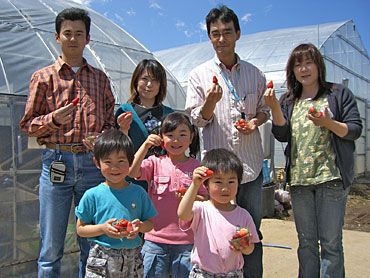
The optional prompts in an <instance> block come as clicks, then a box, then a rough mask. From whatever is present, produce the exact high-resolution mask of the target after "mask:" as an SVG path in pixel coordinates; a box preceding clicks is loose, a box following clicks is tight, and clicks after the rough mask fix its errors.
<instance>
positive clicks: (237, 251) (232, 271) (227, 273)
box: [177, 149, 260, 278]
mask: <svg viewBox="0 0 370 278" xmlns="http://www.w3.org/2000/svg"><path fill="white" fill-rule="evenodd" d="M201 164H202V165H203V166H201V167H198V168H196V169H195V170H194V173H193V182H192V184H191V185H190V187H189V189H188V190H187V192H186V193H185V195H184V197H183V198H182V200H181V202H180V205H179V208H178V211H177V212H178V216H179V218H180V220H183V221H190V227H191V228H192V230H193V232H194V248H193V251H192V254H191V262H192V264H193V268H192V271H191V273H190V276H189V277H197V278H198V277H215V276H217V277H218V276H220V277H243V264H244V260H243V254H245V255H249V254H251V253H252V252H253V250H254V243H257V242H259V241H260V240H259V238H258V234H257V231H256V227H255V225H254V222H253V219H252V217H251V215H250V214H249V213H248V211H246V210H245V209H243V208H241V207H239V206H238V205H236V204H234V203H233V202H232V200H235V196H236V193H237V189H238V185H239V183H240V182H241V180H242V175H243V164H242V163H241V161H240V159H239V158H238V157H237V156H236V155H235V154H234V153H233V152H231V151H229V150H226V149H213V150H210V151H208V152H207V153H206V155H205V156H204V158H203V160H202V162H201ZM203 183H204V184H205V186H206V187H207V189H208V192H209V196H210V199H209V200H208V201H206V202H195V200H196V195H197V192H198V189H199V188H200V187H201V186H202V184H203ZM186 223H187V224H189V222H186ZM183 224H184V226H185V225H186V224H185V223H183ZM247 230H248V232H246V231H247ZM237 235H238V236H242V237H241V238H239V239H235V238H236V237H237Z"/></svg>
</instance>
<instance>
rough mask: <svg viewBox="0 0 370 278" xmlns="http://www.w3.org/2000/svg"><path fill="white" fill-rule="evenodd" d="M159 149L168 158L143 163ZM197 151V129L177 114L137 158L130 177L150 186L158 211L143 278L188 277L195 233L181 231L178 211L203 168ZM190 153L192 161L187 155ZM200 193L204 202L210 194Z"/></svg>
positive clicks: (149, 237) (148, 240) (145, 248)
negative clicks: (149, 154) (153, 150)
mask: <svg viewBox="0 0 370 278" xmlns="http://www.w3.org/2000/svg"><path fill="white" fill-rule="evenodd" d="M156 146H161V147H162V148H163V149H164V150H165V151H166V154H165V155H160V156H156V155H152V156H149V157H148V158H147V159H144V158H145V155H146V154H147V152H148V150H149V149H150V148H152V147H156ZM198 149H199V138H198V134H197V130H196V128H195V127H194V126H193V125H192V124H191V123H190V120H189V118H188V117H187V116H186V115H185V114H183V113H179V112H174V113H171V114H169V115H167V116H166V117H165V119H164V120H163V122H162V124H161V129H160V135H156V134H151V135H149V137H148V138H147V139H146V141H145V142H144V143H143V145H142V146H141V147H140V148H139V149H138V151H137V152H136V154H135V159H134V162H133V164H132V167H131V169H130V176H131V177H134V178H136V179H139V180H146V181H147V182H148V185H149V187H148V194H149V197H150V198H151V200H152V202H153V204H154V206H155V208H156V209H157V211H158V215H157V216H156V217H154V218H153V224H154V228H153V230H152V231H150V232H148V233H146V234H145V243H144V245H143V248H142V255H143V260H144V277H169V275H172V277H188V276H189V272H190V270H191V263H190V253H191V250H192V247H193V242H194V237H193V233H192V231H190V230H188V231H183V230H181V229H180V228H179V219H178V216H177V208H178V205H179V202H180V200H181V198H182V196H183V194H184V191H185V190H186V189H187V188H188V187H189V185H190V183H191V182H192V177H193V171H194V169H195V168H197V167H199V165H200V164H199V161H198V160H196V159H195V158H194V156H195V154H196V152H197V151H198ZM188 150H189V154H190V157H188V156H187V155H186V153H187V151H188ZM198 189H199V190H197V192H196V194H199V195H197V198H198V199H199V200H205V199H206V197H203V196H207V195H208V193H207V190H206V189H205V188H204V187H200V188H198Z"/></svg>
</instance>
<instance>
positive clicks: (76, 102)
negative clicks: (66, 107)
mask: <svg viewBox="0 0 370 278" xmlns="http://www.w3.org/2000/svg"><path fill="white" fill-rule="evenodd" d="M79 101H80V98H78V97H76V98H74V99H73V100H72V101H71V103H72V104H73V105H74V106H77V104H78V102H79Z"/></svg>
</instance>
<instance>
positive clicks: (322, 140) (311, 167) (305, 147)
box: [290, 97, 340, 186]
mask: <svg viewBox="0 0 370 278" xmlns="http://www.w3.org/2000/svg"><path fill="white" fill-rule="evenodd" d="M312 106H313V107H315V109H316V111H324V108H325V106H328V101H327V98H326V97H322V98H319V99H317V100H315V101H313V100H311V99H304V100H298V101H297V102H296V103H295V105H294V109H293V115H292V119H291V123H292V153H291V159H292V165H291V166H292V167H291V173H290V174H291V185H292V186H293V185H312V184H320V183H323V182H327V181H330V180H334V179H337V178H340V173H339V169H338V168H337V166H336V164H335V154H334V151H333V146H332V144H331V138H330V131H329V130H328V129H326V128H323V127H319V126H315V125H314V123H313V122H312V121H310V120H308V119H307V117H306V115H307V113H308V110H309V109H310V107H312Z"/></svg>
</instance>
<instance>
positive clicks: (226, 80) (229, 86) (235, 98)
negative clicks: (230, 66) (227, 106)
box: [220, 69, 241, 102]
mask: <svg viewBox="0 0 370 278" xmlns="http://www.w3.org/2000/svg"><path fill="white" fill-rule="evenodd" d="M220 74H221V76H222V78H223V80H224V81H225V83H226V85H227V87H228V88H229V90H230V92H231V93H232V94H233V96H234V100H235V101H236V102H239V101H241V99H240V97H239V96H238V95H237V94H236V91H235V88H234V86H232V84H231V82H230V81H229V80H228V79H227V78H226V76H225V74H224V72H223V71H222V69H221V71H220ZM238 80H239V78H238ZM236 83H238V81H237V82H236Z"/></svg>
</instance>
